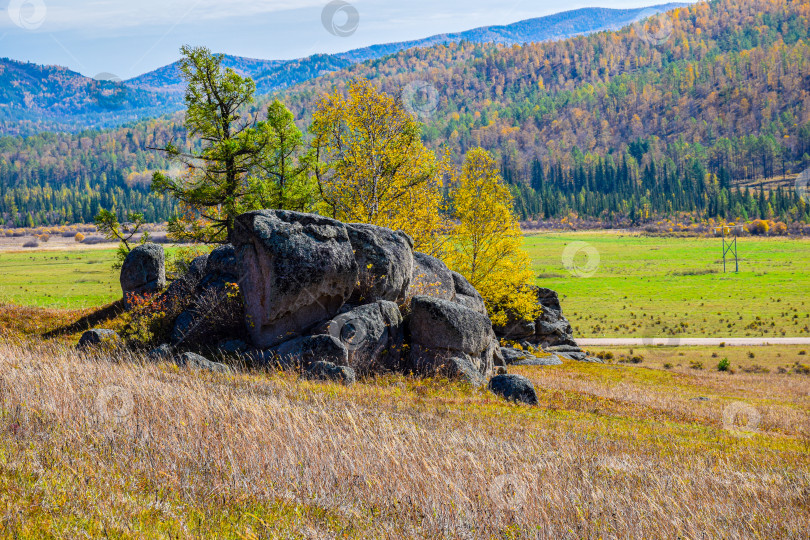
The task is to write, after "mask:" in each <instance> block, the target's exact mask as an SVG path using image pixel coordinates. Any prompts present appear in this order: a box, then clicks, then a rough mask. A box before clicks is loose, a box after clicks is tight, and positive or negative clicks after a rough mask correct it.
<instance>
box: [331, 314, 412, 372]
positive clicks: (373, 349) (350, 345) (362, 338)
mask: <svg viewBox="0 0 810 540" xmlns="http://www.w3.org/2000/svg"><path fill="white" fill-rule="evenodd" d="M320 330H321V332H322V333H326V334H328V335H330V336H333V337H334V338H335V339H337V340H338V341H340V343H342V344H343V346H344V347H345V348H346V350H347V351H348V354H349V365H350V366H352V367H353V368H354V369H355V370H357V371H360V372H362V373H369V372H382V371H395V370H398V369H399V368H400V358H401V352H402V347H403V343H404V341H405V336H404V334H405V332H404V327H403V323H402V315H401V314H400V312H399V308H398V307H397V305H396V304H395V303H394V302H389V301H385V300H380V301H378V302H374V303H372V304H365V305H362V306H358V307H356V308H353V309H350V310H348V311H345V312H343V313H341V314H340V315H338V316H337V317H335V318H334V319H332V320H331V321H329V322H328V323H326V324H325V325H323V326H322V327H320Z"/></svg>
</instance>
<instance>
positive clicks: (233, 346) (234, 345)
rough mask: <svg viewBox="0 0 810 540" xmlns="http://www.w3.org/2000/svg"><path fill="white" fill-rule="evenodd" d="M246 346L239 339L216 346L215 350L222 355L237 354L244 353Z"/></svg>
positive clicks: (222, 342) (224, 341)
mask: <svg viewBox="0 0 810 540" xmlns="http://www.w3.org/2000/svg"><path fill="white" fill-rule="evenodd" d="M247 348H248V346H247V343H245V342H244V341H242V340H241V339H228V340H223V341H220V342H219V343H218V344H217V350H218V351H219V352H220V353H222V354H237V353H241V352H245V351H246V350H247Z"/></svg>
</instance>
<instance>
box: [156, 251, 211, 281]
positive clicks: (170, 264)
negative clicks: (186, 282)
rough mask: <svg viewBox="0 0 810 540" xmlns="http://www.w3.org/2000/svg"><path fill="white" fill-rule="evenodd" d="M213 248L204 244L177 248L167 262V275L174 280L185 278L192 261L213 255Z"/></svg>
mask: <svg viewBox="0 0 810 540" xmlns="http://www.w3.org/2000/svg"><path fill="white" fill-rule="evenodd" d="M212 248H213V246H206V245H204V244H191V245H189V246H183V247H180V248H177V249H176V250H175V251H174V253H172V254H170V255H169V257H168V260H167V261H166V274H167V275H168V276H172V277H174V278H177V277H180V276H184V275H185V274H186V273H187V272H188V269H189V266H190V265H191V261H193V260H194V259H196V258H197V257H199V256H200V255H205V254H207V253H211V249H212Z"/></svg>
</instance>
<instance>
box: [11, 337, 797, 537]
mask: <svg viewBox="0 0 810 540" xmlns="http://www.w3.org/2000/svg"><path fill="white" fill-rule="evenodd" d="M782 352H784V353H785V354H787V353H788V351H787V350H784V351H782ZM791 352H792V353H794V354H795V353H796V351H791ZM684 360H688V358H685V359H684ZM656 362H657V360H656V359H653V358H647V359H645V360H644V362H643V363H641V364H637V365H628V364H615V363H614V364H602V365H599V364H585V363H576V362H566V363H564V364H563V365H562V366H556V367H550V368H513V369H512V372H515V373H521V374H524V375H526V376H527V377H529V378H530V379H532V381H533V382H534V383H535V385H536V387H537V389H538V393H539V399H540V404H539V406H537V407H529V406H522V405H512V404H509V403H506V402H504V401H502V400H500V399H498V398H496V397H495V396H493V395H492V394H490V393H488V392H487V391H486V390H483V389H481V390H477V389H472V388H470V387H467V386H464V385H460V384H455V383H453V384H451V383H448V382H446V381H436V380H415V379H410V378H405V377H390V378H381V379H373V380H367V381H363V382H361V383H359V384H357V385H355V386H353V387H350V388H345V387H342V386H337V385H333V384H318V383H312V382H308V381H305V380H302V379H299V378H298V377H297V376H296V375H295V374H293V373H274V374H273V373H269V374H265V373H256V372H253V373H237V374H235V375H232V376H224V375H214V374H205V373H194V372H184V371H179V370H178V368H176V367H175V366H174V365H172V364H167V363H166V364H164V363H159V364H154V363H143V361H142V360H139V359H138V358H120V355H119V356H117V357H116V358H114V359H109V358H107V357H104V356H94V357H80V356H78V355H77V354H76V353H75V352H73V351H72V350H70V349H65V348H62V347H61V346H44V345H41V344H31V343H30V342H23V343H21V344H13V343H10V342H9V341H6V342H5V343H4V344H3V345H0V427H1V428H2V429H0V434H1V435H0V509H1V511H2V514H0V515H1V516H2V517H0V519H1V520H2V521H0V530H2V531H4V533H3V534H4V535H5V536H9V537H65V536H68V537H77V536H86V535H88V536H92V537H95V536H111V537H118V538H139V537H140V538H147V537H148V538H151V537H157V536H160V537H163V536H170V537H184V538H188V537H198V538H210V537H221V538H334V537H340V538H413V537H420V538H549V539H551V538H555V539H556V538H597V537H602V538H615V537H618V538H631V537H632V538H676V537H680V538H729V539H733V538H802V537H807V535H808V534H810V526H809V525H808V523H810V453H809V452H810V415H808V408H809V407H810V376H807V375H802V374H798V373H784V374H782V373H777V372H771V373H762V372H760V373H744V372H742V371H737V373H731V372H718V371H717V370H716V369H711V368H707V369H704V370H693V369H681V368H675V369H661V368H657V367H655V363H656ZM648 364H649V365H648Z"/></svg>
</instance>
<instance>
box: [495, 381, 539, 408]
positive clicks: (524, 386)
mask: <svg viewBox="0 0 810 540" xmlns="http://www.w3.org/2000/svg"><path fill="white" fill-rule="evenodd" d="M489 390H490V391H491V392H492V393H493V394H496V395H499V396H501V397H502V398H504V399H506V400H509V401H519V402H521V403H526V404H527V405H537V392H536V391H535V389H534V385H533V384H532V381H530V380H529V379H527V378H526V377H524V376H523V375H514V374H509V375H496V376H494V377H492V379H490V381H489Z"/></svg>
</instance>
